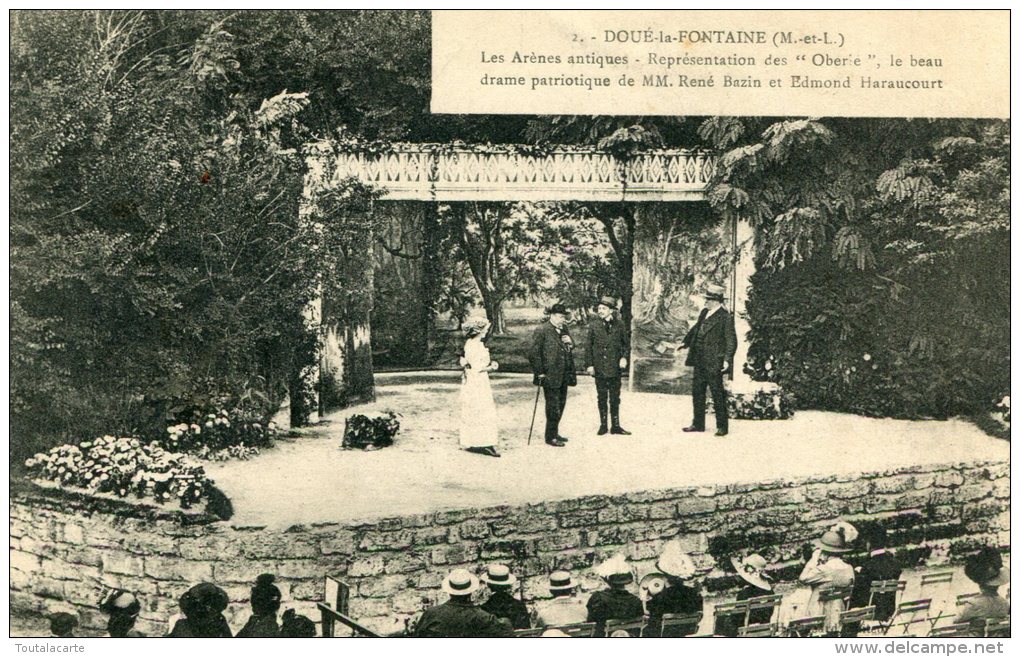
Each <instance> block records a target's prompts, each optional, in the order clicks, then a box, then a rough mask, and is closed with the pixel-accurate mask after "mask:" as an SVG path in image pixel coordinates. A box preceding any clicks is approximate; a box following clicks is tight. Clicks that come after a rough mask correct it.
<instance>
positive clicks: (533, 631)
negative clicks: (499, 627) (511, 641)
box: [514, 627, 546, 637]
mask: <svg viewBox="0 0 1020 657" xmlns="http://www.w3.org/2000/svg"><path fill="white" fill-rule="evenodd" d="M545 630H546V628H544V627H529V628H527V629H523V630H514V636H515V637H535V636H542V633H543V632H545Z"/></svg>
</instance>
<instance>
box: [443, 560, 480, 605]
mask: <svg viewBox="0 0 1020 657" xmlns="http://www.w3.org/2000/svg"><path fill="white" fill-rule="evenodd" d="M477 590H478V578H477V577H475V576H474V574H473V573H471V572H469V571H468V570H465V569H464V568H457V569H456V570H453V571H451V572H450V574H449V575H447V576H446V579H444V580H443V591H445V592H446V593H447V594H448V595H449V596H450V597H451V598H455V599H458V600H470V599H471V594H472V593H474V592H475V591H477Z"/></svg>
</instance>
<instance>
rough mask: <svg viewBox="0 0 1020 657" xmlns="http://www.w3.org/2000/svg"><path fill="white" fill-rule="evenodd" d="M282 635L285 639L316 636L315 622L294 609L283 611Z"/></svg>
mask: <svg viewBox="0 0 1020 657" xmlns="http://www.w3.org/2000/svg"><path fill="white" fill-rule="evenodd" d="M280 636H281V637H283V638H285V639H303V638H308V637H313V636H315V622H314V621H313V620H312V619H310V618H308V617H307V616H300V615H298V613H297V612H295V611H294V610H293V609H288V610H287V611H285V612H283V622H282V623H281V624H280Z"/></svg>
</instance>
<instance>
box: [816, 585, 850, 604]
mask: <svg viewBox="0 0 1020 657" xmlns="http://www.w3.org/2000/svg"><path fill="white" fill-rule="evenodd" d="M851 593H853V588H852V587H842V588H831V589H822V590H821V591H819V592H818V601H819V602H822V603H825V602H832V601H833V600H842V601H843V602H844V603H846V602H848V601H849V600H850V594H851Z"/></svg>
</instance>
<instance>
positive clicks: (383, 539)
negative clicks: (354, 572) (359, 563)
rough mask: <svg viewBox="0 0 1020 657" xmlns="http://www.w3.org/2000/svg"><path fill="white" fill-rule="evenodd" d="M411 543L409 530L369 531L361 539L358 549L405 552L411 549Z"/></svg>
mask: <svg viewBox="0 0 1020 657" xmlns="http://www.w3.org/2000/svg"><path fill="white" fill-rule="evenodd" d="M411 541H412V537H411V532H410V531H408V530H402V531H399V532H378V531H368V532H365V534H364V535H363V536H362V537H361V542H360V543H359V544H358V548H359V549H361V550H365V551H368V552H378V551H382V550H404V549H407V548H409V547H411Z"/></svg>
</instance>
